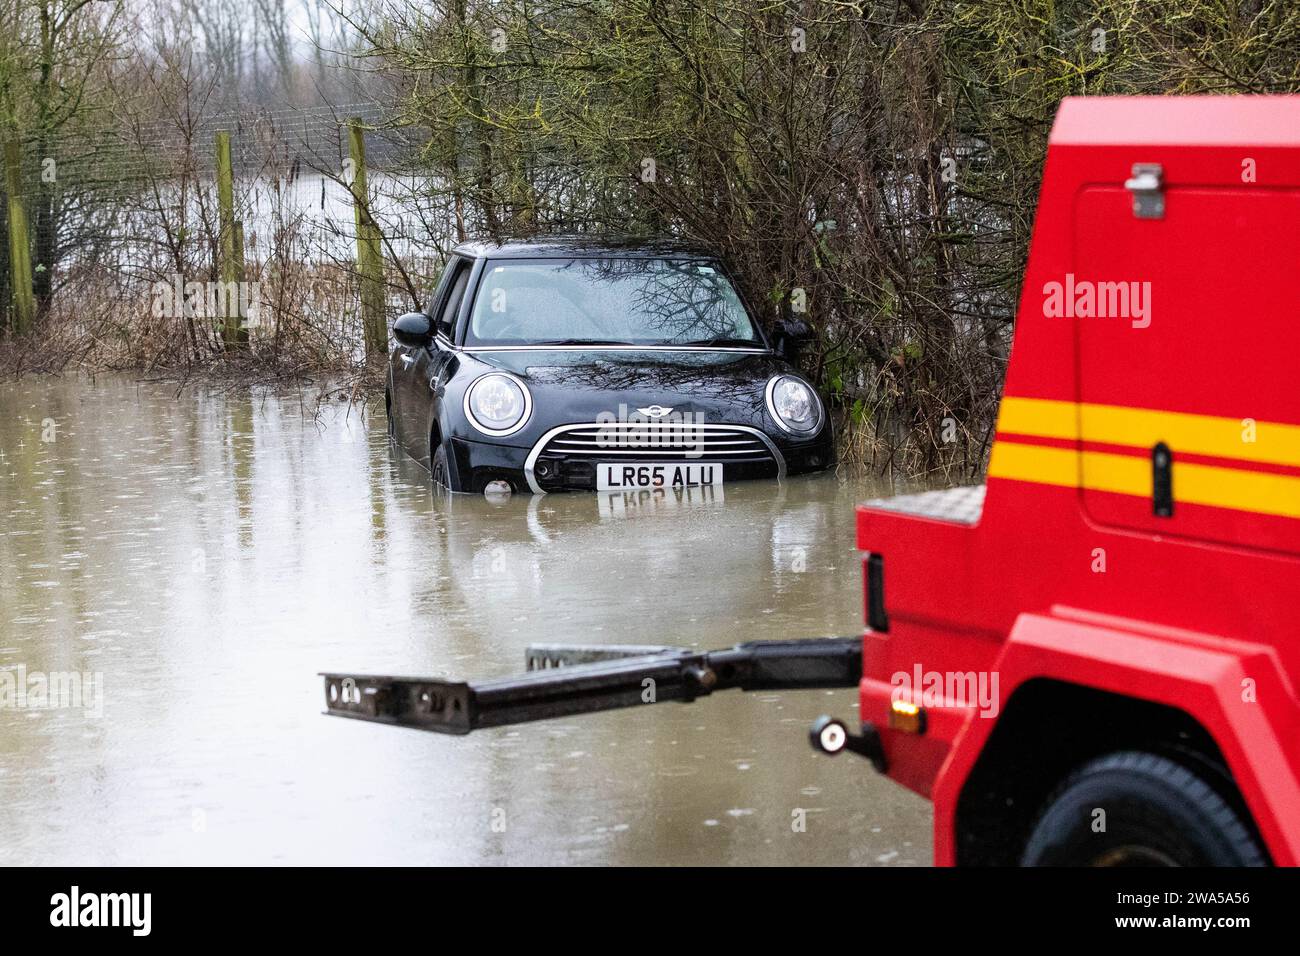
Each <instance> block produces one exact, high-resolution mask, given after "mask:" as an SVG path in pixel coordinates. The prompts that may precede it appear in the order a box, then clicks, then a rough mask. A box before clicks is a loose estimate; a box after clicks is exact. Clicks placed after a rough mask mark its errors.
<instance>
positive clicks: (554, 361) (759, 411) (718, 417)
mask: <svg viewBox="0 0 1300 956" xmlns="http://www.w3.org/2000/svg"><path fill="white" fill-rule="evenodd" d="M474 358H475V359H477V360H479V361H481V362H484V363H485V364H488V365H492V366H495V367H497V368H500V369H502V370H503V371H507V372H511V373H513V374H515V375H518V376H519V377H520V378H522V379H524V380H525V381H526V382H527V383H528V387H529V389H530V391H532V393H533V396H534V400H535V402H536V404H537V405H538V406H540V407H543V408H544V407H547V406H551V407H557V406H560V407H563V408H565V410H566V411H565V413H564V417H565V418H567V419H568V420H570V421H579V420H584V419H585V420H588V421H595V420H597V416H599V415H600V414H601V413H613V414H615V415H618V414H619V411H620V408H619V406H620V405H621V406H624V409H625V413H626V414H630V415H635V414H636V410H637V409H638V408H643V407H648V406H650V405H659V406H662V407H668V408H672V409H673V411H674V412H676V413H680V414H684V413H688V412H690V413H701V414H703V415H704V416H705V417H704V420H705V421H709V422H732V423H736V424H752V425H758V426H760V427H761V425H762V419H763V417H764V415H765V407H766V406H765V397H764V396H765V389H766V387H767V382H768V380H769V379H770V378H771V377H772V376H773V375H779V374H790V373H792V372H793V369H791V367H790V365H789V364H788V363H787V362H785V361H784V360H783V359H781V358H780V357H778V356H777V355H775V354H774V353H771V352H740V351H721V350H720V351H704V350H681V351H677V350H662V351H661V350H637V351H614V350H609V351H604V350H593V351H583V350H576V351H575V350H556V351H549V350H547V351H539V350H517V351H509V350H502V351H488V352H476V353H474ZM548 399H554V401H548Z"/></svg>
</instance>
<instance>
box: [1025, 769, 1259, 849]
mask: <svg viewBox="0 0 1300 956" xmlns="http://www.w3.org/2000/svg"><path fill="white" fill-rule="evenodd" d="M1103 814H1104V815H1103ZM1103 828H1104V829H1103ZM1020 863H1021V865H1022V866H1263V865H1265V858H1264V854H1263V853H1262V852H1261V850H1260V848H1259V845H1258V844H1257V843H1256V841H1255V838H1254V837H1253V836H1251V833H1250V830H1249V829H1248V828H1247V826H1246V825H1245V823H1243V822H1242V819H1241V817H1240V816H1239V815H1238V814H1237V811H1236V810H1234V809H1233V808H1232V807H1231V806H1229V805H1228V803H1227V802H1226V801H1225V800H1224V799H1223V798H1222V797H1221V796H1219V794H1218V793H1216V792H1215V791H1214V790H1213V789H1212V788H1211V787H1210V786H1209V785H1208V784H1207V783H1206V782H1205V781H1204V780H1202V779H1201V778H1200V777H1198V776H1197V775H1196V774H1194V773H1193V772H1192V771H1190V770H1188V769H1187V768H1186V767H1184V766H1182V765H1181V764H1177V763H1174V761H1172V760H1169V759H1167V758H1165V757H1160V756H1157V755H1155V754H1152V753H1144V752H1141V751H1136V750H1126V751H1121V752H1119V753H1113V754H1108V755H1107V756H1105V757H1099V758H1097V759H1096V760H1092V761H1090V762H1089V763H1086V764H1084V765H1083V766H1082V767H1080V768H1079V769H1078V770H1076V771H1075V772H1074V773H1072V774H1071V775H1070V776H1069V777H1067V778H1066V780H1065V783H1063V784H1062V785H1061V786H1060V788H1059V789H1058V790H1057V791H1056V793H1055V794H1053V795H1052V797H1051V798H1050V799H1049V800H1048V801H1047V805H1046V809H1045V810H1043V812H1042V815H1041V816H1040V817H1039V818H1038V822H1037V823H1036V824H1035V825H1034V829H1033V831H1032V832H1031V833H1030V835H1029V841H1028V843H1026V844H1025V852H1024V855H1023V856H1022V857H1021V860H1020Z"/></svg>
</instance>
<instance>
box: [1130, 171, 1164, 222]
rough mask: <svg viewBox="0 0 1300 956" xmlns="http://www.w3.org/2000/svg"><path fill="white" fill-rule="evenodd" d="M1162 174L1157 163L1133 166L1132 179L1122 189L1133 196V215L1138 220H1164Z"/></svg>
mask: <svg viewBox="0 0 1300 956" xmlns="http://www.w3.org/2000/svg"><path fill="white" fill-rule="evenodd" d="M1164 172H1165V171H1164V167H1162V166H1161V165H1160V164H1159V163H1134V164H1133V177H1132V178H1131V179H1128V180H1126V181H1125V183H1124V188H1125V189H1127V190H1128V191H1129V192H1131V193H1132V194H1133V215H1134V216H1136V217H1137V218H1138V219H1163V218H1165V184H1164Z"/></svg>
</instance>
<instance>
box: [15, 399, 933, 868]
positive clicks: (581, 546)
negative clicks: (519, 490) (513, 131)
mask: <svg viewBox="0 0 1300 956" xmlns="http://www.w3.org/2000/svg"><path fill="white" fill-rule="evenodd" d="M879 490H880V489H879V488H878V487H872V486H871V485H870V484H869V483H867V482H864V481H848V480H844V479H841V478H837V477H834V476H823V477H817V478H812V479H794V480H790V481H787V482H785V483H783V484H780V485H778V484H776V483H769V482H756V483H750V484H736V485H731V486H726V487H725V488H724V489H723V492H722V493H721V494H715V495H711V496H702V497H698V498H695V499H692V500H685V501H681V502H678V501H677V500H676V499H675V498H674V499H671V500H659V501H657V502H655V501H650V502H638V501H636V500H632V501H624V500H623V499H622V498H619V499H606V500H602V499H600V498H598V497H597V496H594V495H553V496H549V497H546V498H538V499H534V498H530V497H528V496H516V497H514V498H512V499H509V500H508V501H506V502H504V503H493V502H489V501H486V500H484V499H482V498H478V497H457V498H455V499H451V500H448V499H446V498H445V497H444V496H440V495H435V494H433V493H432V492H431V489H430V487H429V482H428V478H427V476H426V474H425V472H424V471H423V470H422V469H420V468H419V467H418V466H415V465H413V464H411V463H410V462H408V461H405V460H404V459H401V458H400V457H399V456H397V455H396V454H395V453H394V452H392V451H390V449H389V447H388V443H387V441H386V438H385V434H384V422H383V419H382V415H380V416H377V417H374V418H370V419H368V420H362V418H361V416H360V415H359V412H358V410H357V409H356V408H350V407H349V406H347V405H346V404H332V405H327V406H326V407H324V408H323V409H321V410H318V409H317V406H316V403H315V401H314V400H313V399H311V398H310V397H299V396H297V395H293V396H290V397H284V396H278V397H277V396H273V395H260V394H259V395H253V396H250V395H249V394H247V393H246V392H243V391H240V392H231V393H222V392H219V391H213V390H208V389H195V388H191V389H187V390H186V391H184V392H182V393H181V394H180V395H179V396H177V395H176V392H175V389H174V388H172V387H169V386H166V385H158V384H136V383H133V382H130V381H125V380H121V379H103V378H101V379H99V380H97V381H94V382H92V381H90V380H87V379H75V378H68V379H25V380H22V381H19V382H16V383H15V382H5V383H0V516H2V524H0V863H3V864H153V863H161V864H170V863H193V864H237V863H252V864H266V863H301V864H368V865H369V864H384V863H403V864H425V863H433V864H437V863H445V864H471V863H491V864H495V863H518V864H557V863H583V864H601V863H612V864H646V865H682V864H863V865H878V864H886V865H904V864H923V863H926V862H928V861H929V858H930V850H931V837H930V825H931V817H930V810H929V805H928V804H927V803H926V802H925V801H923V800H921V799H920V798H919V797H916V796H915V795H913V794H911V793H909V792H906V791H904V790H903V789H902V788H900V787H898V786H897V785H895V784H894V783H892V782H891V781H889V780H886V779H883V778H880V777H878V776H877V775H876V774H875V772H874V771H873V770H872V769H871V768H870V765H869V764H867V763H866V762H865V761H863V760H860V759H858V758H856V757H853V756H851V755H844V756H840V757H837V758H834V759H831V758H827V757H824V756H820V755H818V754H815V753H814V752H813V751H812V750H811V748H810V747H809V745H808V740H807V728H808V725H809V724H810V723H811V721H812V720H813V719H814V718H815V717H816V716H817V715H818V714H820V713H832V714H836V715H839V716H841V717H846V718H847V717H853V716H854V710H855V706H856V705H855V701H854V693H853V692H852V691H833V692H824V691H802V692H788V693H763V694H743V693H741V692H739V691H729V692H726V693H722V694H719V695H717V696H714V697H711V698H706V699H704V700H701V701H698V702H696V703H694V704H689V705H684V704H679V703H666V704H662V705H658V706H654V707H644V708H636V709H634V710H629V711H620V712H614V713H609V714H597V715H588V716H585V717H579V718H568V719H563V720H558V721H546V722H541V723H534V724H525V725H522V726H518V727H513V728H498V729H493V730H487V731H480V732H476V733H474V734H471V735H470V736H468V737H448V736H441V735H435V734H428V733H422V732H419V731H414V730H405V729H396V728H392V727H385V726H381V725H377V724H369V723H364V722H360V721H350V720H341V719H337V718H331V717H325V716H322V715H321V713H320V711H321V709H322V705H323V700H324V696H323V691H322V684H321V679H320V678H319V677H318V676H317V672H318V671H322V670H331V671H354V672H360V673H395V674H405V675H419V676H447V677H487V676H500V675H505V674H510V673H516V672H518V671H520V670H521V669H522V664H523V652H524V647H525V645H526V644H528V643H529V642H530V641H539V640H545V641H575V642H590V643H601V642H606V643H679V644H686V645H693V646H698V647H701V648H714V647H725V646H729V645H731V644H734V643H736V642H739V641H744V640H753V639H761V638H788V637H800V636H816V635H824V634H852V633H854V632H856V631H857V630H858V629H859V628H860V626H861V614H862V609H861V607H862V606H861V598H860V565H859V561H858V557H857V554H856V553H855V551H854V541H853V505H854V503H855V501H857V500H860V499H862V498H865V497H868V496H869V495H871V494H875V493H878V492H879ZM6 675H8V676H7V677H6ZM54 703H58V704H59V705H60V706H58V707H54V706H50V705H51V704H54ZM800 811H804V812H803V813H800ZM801 818H802V819H803V820H804V821H805V824H804V826H803V827H799V826H798V825H797V824H798V821H799V820H800V819H801Z"/></svg>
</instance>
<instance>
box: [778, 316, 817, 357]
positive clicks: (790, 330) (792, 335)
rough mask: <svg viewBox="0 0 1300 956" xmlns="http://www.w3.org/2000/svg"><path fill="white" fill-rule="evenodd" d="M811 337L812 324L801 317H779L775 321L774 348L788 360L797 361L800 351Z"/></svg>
mask: <svg viewBox="0 0 1300 956" xmlns="http://www.w3.org/2000/svg"><path fill="white" fill-rule="evenodd" d="M812 337H813V330H812V326H811V325H809V324H808V323H807V322H805V321H804V320H803V319H781V320H780V321H779V322H777V323H776V350H777V352H778V353H779V354H780V355H781V356H782V357H783V358H784V359H786V360H787V361H789V362H797V361H799V353H800V351H802V349H803V347H804V346H805V345H807V344H808V342H809V341H811V339H812Z"/></svg>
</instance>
